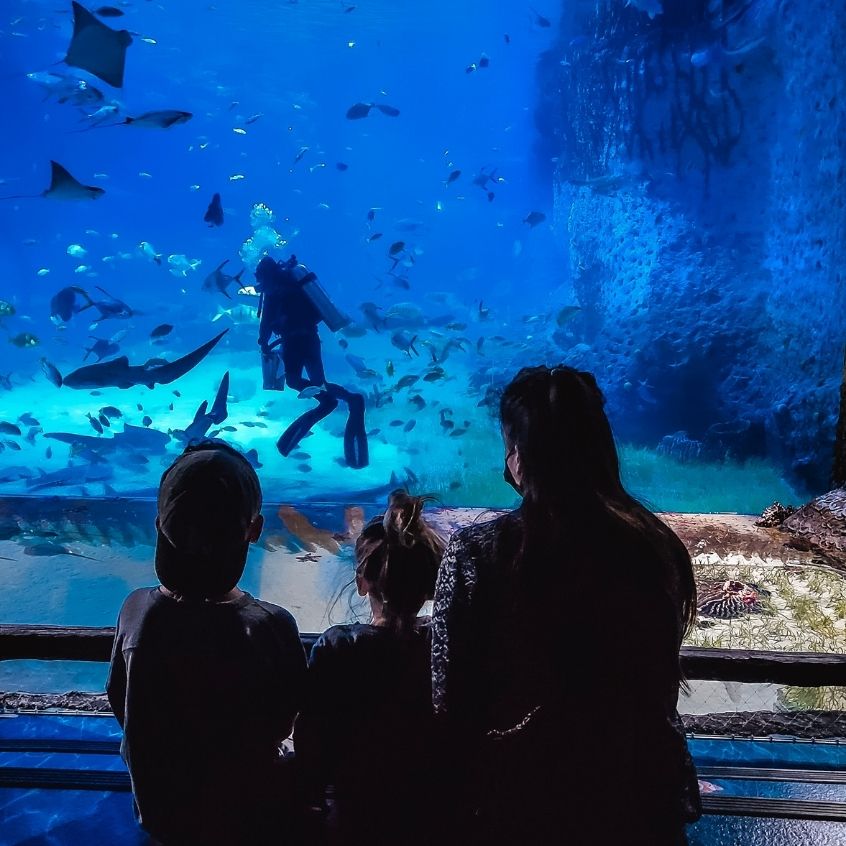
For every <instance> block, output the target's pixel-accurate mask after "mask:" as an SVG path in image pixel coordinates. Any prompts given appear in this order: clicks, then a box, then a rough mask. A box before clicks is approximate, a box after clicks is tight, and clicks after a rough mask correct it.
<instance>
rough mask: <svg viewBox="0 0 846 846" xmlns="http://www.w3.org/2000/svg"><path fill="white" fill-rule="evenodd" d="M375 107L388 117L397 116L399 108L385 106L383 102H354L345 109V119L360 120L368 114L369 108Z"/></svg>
mask: <svg viewBox="0 0 846 846" xmlns="http://www.w3.org/2000/svg"><path fill="white" fill-rule="evenodd" d="M373 108H376V109H378V110H379V111H380V112H381V113H382V114H383V115H387V116H388V117H398V116H399V113H400V112H399V109H396V108H394V107H393V106H387V105H385V104H384V103H355V104H354V105H352V106H350V107H349V108H348V109H347V120H361V118H366V117H367V116H368V115H369V114H370V110H371V109H373Z"/></svg>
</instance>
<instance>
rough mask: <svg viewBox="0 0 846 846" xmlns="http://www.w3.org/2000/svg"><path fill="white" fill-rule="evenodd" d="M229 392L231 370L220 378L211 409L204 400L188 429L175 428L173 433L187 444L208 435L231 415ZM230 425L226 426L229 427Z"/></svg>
mask: <svg viewBox="0 0 846 846" xmlns="http://www.w3.org/2000/svg"><path fill="white" fill-rule="evenodd" d="M228 393H229V371H228V370H227V371H226V372H225V373H224V374H223V377H222V378H221V380H220V385H218V388H217V393H216V394H215V398H214V401H213V403H212V407H211V411H209V410H208V402H207V401H206V400H203V401H202V402H201V403H200V406H199V408H197V411H196V412H195V413H194V419H193V420H192V421H191V423H190V424H189V426H188V428H187V429H184V430H182V429H175V430H173V431H172V432H171V435H172V436H173V437H174V438H176V439H177V440H178V441H180V442H181V443H183V444H185V445H186V446H188V445H190V444H194V443H198V442H199V441H201V440H203V438H205V437H207V436H208V434H207V433H208V431H209V429H210V428H211V427H212V425H220V424H221V423H223V421H224V420H226V418H227V417H228V416H229V411H228V409H227V407H226V396H227V394H228ZM229 428H230V427H224V429H229Z"/></svg>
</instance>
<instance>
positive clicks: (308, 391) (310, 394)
mask: <svg viewBox="0 0 846 846" xmlns="http://www.w3.org/2000/svg"><path fill="white" fill-rule="evenodd" d="M325 390H326V389H325V388H324V387H323V386H322V385H309V386H308V387H307V388H303V390H301V391H300V392H299V393H298V394H297V399H314V398H315V397H316V396H318V395H319V394H322V393H324V392H325Z"/></svg>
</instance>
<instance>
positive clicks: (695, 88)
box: [0, 0, 846, 629]
mask: <svg viewBox="0 0 846 846" xmlns="http://www.w3.org/2000/svg"><path fill="white" fill-rule="evenodd" d="M0 14H2V19H0V72H1V73H2V77H3V85H4V96H5V98H6V105H5V107H4V113H5V115H6V118H5V119H4V127H5V131H4V132H3V133H2V134H0V148H1V149H2V156H0V162H2V164H0V197H2V199H0V231H2V241H0V328H2V335H0V344H2V359H0V497H2V500H3V502H4V506H3V508H4V511H3V515H4V516H3V522H2V529H3V530H2V539H0V553H2V555H3V557H4V558H8V559H11V560H15V561H18V562H19V564H18V565H17V567H18V569H15V568H13V567H9V569H8V570H7V575H6V576H4V583H5V584H7V585H8V584H11V583H14V584H17V585H24V584H26V585H32V584H39V585H41V586H43V588H44V593H43V594H42V595H41V600H39V601H41V602H42V604H40V605H39V604H38V603H37V602H35V600H33V601H32V602H29V603H27V602H26V601H22V604H20V603H21V601H20V600H16V603H17V604H9V607H8V608H7V609H4V612H3V618H4V620H5V621H7V622H28V623H32V622H53V623H73V624H91V625H107V624H110V623H111V622H113V620H114V617H115V615H116V612H117V608H118V605H119V601H120V598H122V596H123V595H124V594H125V592H126V591H127V590H128V589H129V588H131V587H133V586H135V585H136V584H144V583H148V582H149V580H150V578H151V575H152V574H151V569H150V559H151V544H152V542H153V539H152V538H153V536H152V530H151V524H152V519H153V516H154V512H153V506H152V500H153V498H154V496H155V492H156V489H157V486H158V482H159V478H160V476H161V473H162V471H163V469H164V468H165V467H166V466H167V465H168V464H169V463H170V462H171V461H172V460H173V458H174V457H175V456H176V455H177V454H178V453H179V452H180V451H181V450H182V449H183V448H184V446H185V445H186V444H188V443H190V442H192V441H195V440H197V439H200V438H203V437H217V438H222V439H225V440H226V441H227V442H228V443H230V444H232V445H233V446H235V447H236V448H237V449H239V450H241V451H242V452H243V453H244V454H245V455H246V456H247V458H248V459H249V460H250V461H251V463H252V464H253V465H254V466H255V467H256V468H258V472H259V474H260V477H261V480H262V484H263V486H264V493H265V500H266V502H267V503H269V505H268V507H269V508H271V513H272V514H273V516H274V521H275V522H274V524H273V526H275V527H276V529H274V528H273V526H269V531H268V533H267V534H266V539H265V544H264V547H263V550H259V551H257V552H256V553H255V555H267V556H270V558H269V560H272V555H273V554H274V553H275V552H277V551H280V550H281V552H284V553H286V554H291V555H295V557H296V559H297V560H296V562H295V567H296V570H295V571H288V570H285V571H284V573H283V571H282V570H281V569H279V568H274V567H272V566H270V565H269V564H267V565H266V566H264V567H263V568H260V567H258V565H256V567H254V568H253V569H252V570H250V571H248V581H249V579H250V578H252V579H253V583H252V584H250V585H249V586H250V587H251V588H252V589H254V590H256V591H258V592H262V590H264V592H265V593H268V591H269V594H270V596H269V598H273V597H274V596H276V595H280V596H281V595H283V594H284V596H286V597H288V598H289V601H290V597H291V596H293V597H294V600H296V601H294V606H295V608H294V610H295V612H296V605H297V601H298V600H297V597H299V596H300V595H302V597H305V598H303V599H302V603H303V605H302V607H306V605H308V603H309V602H312V603H313V605H312V606H309V607H311V608H312V611H311V612H308V614H306V612H305V611H303V613H304V614H306V616H307V618H308V619H307V621H306V623H305V624H304V625H303V626H301V627H302V628H306V629H308V628H312V629H318V628H320V625H321V623H323V624H325V622H326V619H327V618H326V615H325V606H326V601H327V599H328V598H330V597H331V596H333V595H334V593H335V589H336V588H337V587H338V586H339V585H341V584H342V583H343V582H344V581H345V580H346V579H348V578H349V569H350V567H349V560H350V555H351V547H350V544H349V539H350V538H351V537H354V536H355V532H356V527H358V530H360V525H361V521H362V520H363V519H365V518H367V517H369V516H370V515H371V512H372V510H373V508H374V507H376V506H378V504H379V503H383V502H384V499H385V495H386V493H387V492H388V491H390V490H391V489H393V488H395V487H398V486H406V487H408V488H410V489H411V490H413V491H414V492H420V493H431V494H433V495H434V496H435V497H437V499H438V501H439V502H440V503H441V504H442V505H444V506H448V507H455V508H490V507H511V506H512V505H514V504H515V497H514V493H513V491H512V490H511V489H510V488H509V487H508V486H507V485H506V484H505V483H504V481H503V479H502V468H503V450H502V445H501V435H500V431H499V425H498V419H497V416H498V400H499V394H500V391H501V389H502V388H503V386H504V385H505V384H506V383H507V382H508V380H509V379H510V378H511V377H512V376H513V375H514V374H515V373H516V372H517V371H518V370H519V369H520V368H521V367H523V366H527V365H534V364H540V363H545V364H549V365H553V364H558V363H563V364H566V365H571V366H573V367H577V368H581V369H586V370H590V371H592V372H593V373H594V374H595V375H596V378H597V380H598V382H599V384H600V387H601V388H602V390H603V392H604V394H605V397H606V400H607V410H608V414H609V417H610V419H611V422H612V425H613V427H614V431H615V435H616V438H617V441H618V445H619V448H620V453H621V459H622V465H623V473H624V479H625V482H626V484H627V485H628V487H629V488H630V489H631V490H632V491H633V492H634V493H635V494H636V495H638V496H639V497H640V498H642V499H643V500H644V501H645V502H646V503H647V504H648V505H650V507H652V508H654V509H656V510H662V511H680V512H700V513H702V512H727V511H728V512H739V513H746V514H752V513H758V512H760V511H761V509H763V508H764V507H765V506H767V505H769V504H770V503H771V502H772V501H773V500H780V501H783V502H787V503H793V504H800V503H801V502H803V501H805V500H807V499H808V498H810V497H811V496H814V495H817V494H820V493H822V492H824V491H826V490H828V489H829V488H830V486H831V485H830V482H831V474H832V464H833V457H834V444H835V430H836V426H837V420H838V401H839V399H838V398H839V391H840V385H841V380H842V376H843V352H844V328H846V284H844V278H843V274H844V267H846V260H845V259H846V238H844V231H846V230H845V229H844V227H846V210H844V196H846V192H844V183H846V177H844V147H843V138H844V108H846V91H844V87H846V73H844V72H843V67H842V64H843V60H842V56H843V55H844V17H845V16H846V15H845V13H844V11H843V9H835V8H832V7H829V6H828V5H827V4H823V3H821V2H819V0H809V2H804V3H795V2H789V0H628V2H626V0H591V2H588V0H559V2H553V0H546V2H539V3H536V4H534V5H529V4H527V3H525V2H522V0H521V1H520V2H518V0H505V1H504V2H499V3H493V4H492V3H490V2H479V0H465V1H464V2H463V3H461V4H455V3H447V2H443V1H442V0H431V2H428V3H425V4H411V3H397V2H393V3H391V2H386V0H287V2H285V0H251V1H250V2H247V0H245V1H244V2H237V3H236V2H233V0H214V2H209V0H202V2H199V0H179V2H176V0H170V1H168V0H161V2H157V0H131V2H129V1H128V2H117V3H116V5H114V6H101V7H98V8H95V7H94V6H93V5H92V6H91V7H84V6H82V5H80V4H79V3H70V2H68V3H65V2H47V1H46V0H6V2H4V4H3V8H2V13H0ZM260 264H262V267H263V268H264V271H266V272H264V271H262V270H259V265H260ZM257 270H259V272H258V274H257ZM280 285H282V286H283V288H279V287H278V286H280ZM285 285H287V286H289V287H288V288H287V289H285V288H284V286H285ZM291 290H293V291H294V292H295V294H291V293H290V291H291ZM280 291H281V293H280ZM285 291H287V292H288V293H286V292H285ZM286 297H287V298H288V299H287V300H286ZM292 297H293V299H291V298H292ZM297 297H298V298H299V299H297ZM294 300H296V302H297V303H299V305H296V307H294V306H291V303H292V302H294ZM280 303H281V305H280ZM286 303H287V304H286ZM280 337H281V340H282V343H279V344H275V345H274V342H275V341H276V340H278V339H279V338H280ZM318 339H319V340H318ZM285 359H287V361H285ZM286 363H287V365H288V368H287V371H288V372H287V384H286V377H285V373H284V370H285V364H286ZM324 383H326V384H324ZM318 508H324V509H325V512H324V518H319V516H318V517H316V516H315V514H316V513H317V512H315V511H314V509H318ZM284 509H289V510H287V511H286V510H284ZM308 509H312V511H311V512H309V511H308ZM368 509H370V510H369V511H368ZM306 514H310V515H311V516H306ZM339 552H340V553H342V555H341V557H340V559H338V560H341V562H342V563H341V564H339V565H338V567H337V568H336V569H337V572H336V571H335V570H332V572H331V573H329V574H327V573H326V571H325V569H321V568H317V567H314V566H312V565H313V564H314V563H315V562H316V561H317V560H318V559H320V557H321V556H322V555H324V554H326V555H328V556H329V557H333V556H334V557H333V558H332V560H336V559H337V555H336V553H339ZM344 555H346V563H343V562H344ZM20 562H23V563H20ZM330 569H331V568H330ZM250 573H252V576H250V575H249V574H250ZM259 573H263V575H261V576H260V575H258V574H259ZM718 578H722V576H718ZM280 580H282V582H284V584H281V583H280ZM318 583H319V587H315V585H318ZM274 586H275V587H274ZM69 592H70V593H73V594H74V596H75V597H76V599H72V598H69V596H68V594H69ZM44 596H50V597H53V598H52V599H50V600H49V601H43V597H44ZM308 597H311V599H309V598H308ZM314 597H319V600H320V601H319V602H317V600H316V599H314ZM7 604H8V603H7ZM318 607H319V609H320V613H318ZM309 615H310V616H309ZM309 621H310V622H309Z"/></svg>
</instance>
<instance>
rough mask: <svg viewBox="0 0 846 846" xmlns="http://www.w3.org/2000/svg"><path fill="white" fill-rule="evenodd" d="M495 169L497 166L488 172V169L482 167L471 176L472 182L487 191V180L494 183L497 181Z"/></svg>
mask: <svg viewBox="0 0 846 846" xmlns="http://www.w3.org/2000/svg"><path fill="white" fill-rule="evenodd" d="M496 171H497V168H494V169H493V170H492V171H490V172H488V170H487V169H486V168H484V167H483V168H482V169H481V170H480V171H479V173H477V174H476V175H475V176H474V177H473V184H474V185H478V186H479V188H481V189H482V190H483V191H487V189H488V183H489V182H493V183H494V184H496V183H497V182H498V181H499V177H498V176H497V175H496Z"/></svg>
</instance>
